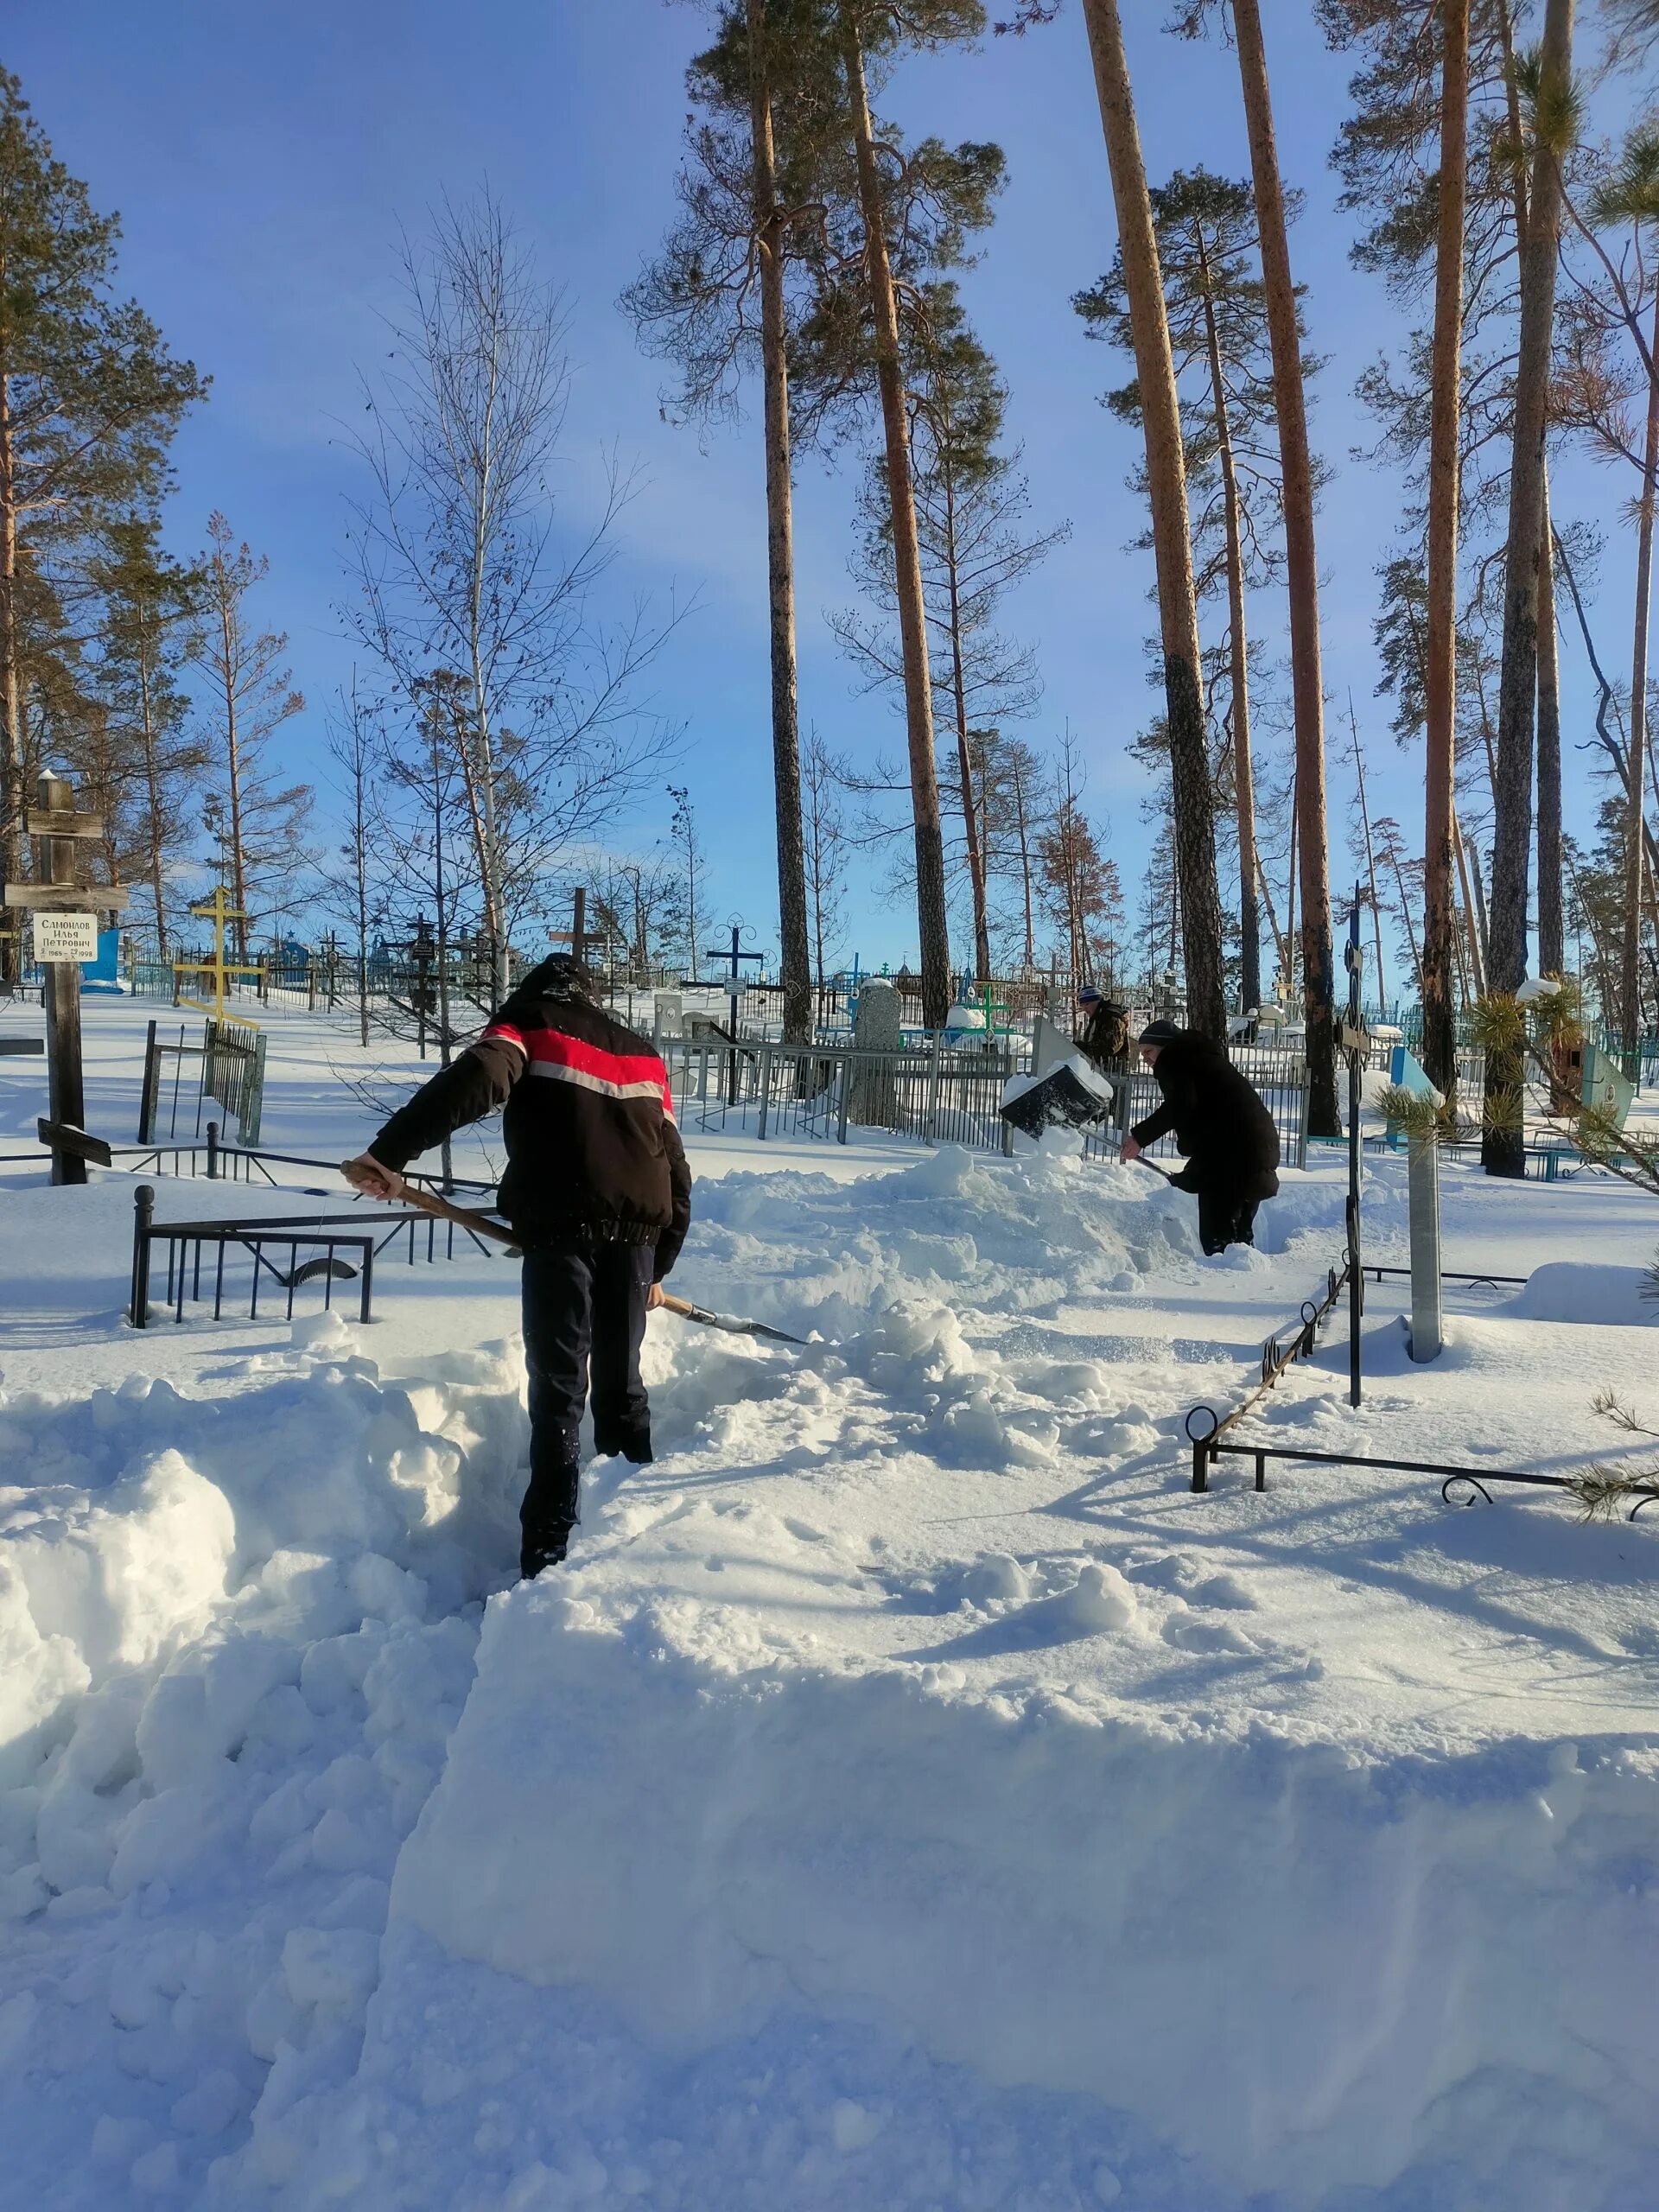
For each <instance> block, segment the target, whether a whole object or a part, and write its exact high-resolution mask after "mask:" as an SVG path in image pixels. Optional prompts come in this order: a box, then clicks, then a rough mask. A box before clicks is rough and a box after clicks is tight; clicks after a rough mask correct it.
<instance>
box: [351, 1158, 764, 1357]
mask: <svg viewBox="0 0 1659 2212" xmlns="http://www.w3.org/2000/svg"><path fill="white" fill-rule="evenodd" d="M344 1170H345V1163H344V1162H343V1161H342V1163H341V1172H342V1173H344ZM398 1181H399V1183H400V1184H402V1186H403V1187H402V1190H401V1192H400V1193H398V1195H399V1196H401V1197H402V1198H404V1199H406V1200H407V1201H408V1203H409V1204H410V1205H412V1206H418V1207H419V1208H420V1210H421V1211H422V1212H423V1213H429V1214H434V1215H435V1216H436V1217H437V1218H438V1219H439V1220H440V1221H453V1222H454V1223H455V1224H457V1226H458V1227H460V1228H461V1229H470V1230H474V1232H475V1233H476V1234H477V1235H479V1236H493V1237H494V1239H495V1240H496V1242H497V1243H499V1244H505V1245H507V1246H508V1247H509V1248H510V1249H512V1250H513V1251H515V1252H516V1251H517V1250H518V1246H517V1244H516V1243H514V1242H513V1236H512V1230H510V1229H509V1228H508V1227H507V1225H506V1224H505V1222H499V1221H493V1220H492V1219H491V1218H490V1217H489V1215H488V1214H487V1213H480V1212H479V1211H477V1210H476V1209H475V1208H474V1207H472V1206H454V1205H450V1203H449V1201H448V1198H440V1197H439V1196H438V1193H437V1192H435V1191H429V1190H427V1189H426V1188H425V1187H424V1186H423V1185H421V1184H419V1183H405V1182H404V1179H403V1178H402V1176H399V1177H398ZM663 1307H664V1312H666V1313H674V1314H677V1316H678V1317H679V1319H681V1320H682V1321H696V1322H697V1323H699V1324H700V1325H701V1326H702V1327H703V1328H705V1329H721V1330H723V1331H724V1332H725V1333H726V1334H727V1335H728V1337H775V1338H777V1340H778V1342H779V1344H804V1343H805V1342H806V1338H804V1337H791V1335H790V1333H789V1332H788V1330H787V1329H774V1328H773V1327H772V1325H771V1323H770V1322H768V1321H741V1320H738V1319H736V1318H735V1317H734V1315H732V1314H729V1313H710V1312H709V1308H708V1307H707V1306H693V1305H692V1303H691V1301H690V1300H689V1299H685V1298H676V1297H674V1296H673V1295H672V1294H671V1293H670V1292H668V1291H664V1293H663Z"/></svg>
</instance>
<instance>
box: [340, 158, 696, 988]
mask: <svg viewBox="0 0 1659 2212" xmlns="http://www.w3.org/2000/svg"><path fill="white" fill-rule="evenodd" d="M399 277H400V279H401V287H402V294H403V298H402V304H401V307H400V308H399V309H398V310H397V313H396V314H395V315H393V316H392V318H391V323H390V334H391V365H389V366H388V367H386V368H385V369H384V370H383V371H382V372H380V373H379V374H378V376H377V377H375V378H372V379H365V401H366V404H367V406H368V409H369V411H370V413H371V415H372V427H371V428H370V429H369V430H368V431H367V432H366V434H365V435H363V436H362V437H360V438H359V440H358V441H357V445H358V451H359V455H360V457H361V459H362V461H363V462H364V464H365V467H366V469H367V472H368V476H369V490H368V492H367V493H366V494H365V496H364V497H363V498H361V499H358V500H355V501H354V502H353V508H352V512H353V531H352V540H353V556H354V567H355V572H356V582H357V585H358V594H357V596H356V599H355V601H353V605H352V607H350V609H349V614H350V619H351V620H352V624H353V628H354V629H355V630H356V632H357V634H358V635H359V637H360V638H361V639H362V640H363V642H364V643H365V645H368V646H369V647H370V648H371V649H372V651H373V652H375V653H377V654H378V656H379V657H380V658H381V659H382V660H383V661H384V663H385V665H386V667H387V669H388V670H389V671H390V672H391V677H392V679H393V681H394V683H396V684H397V688H398V689H399V690H400V691H401V692H402V693H403V694H404V698H405V699H406V701H407V702H409V712H410V718H411V719H412V720H418V718H419V713H420V709H419V708H418V707H417V704H416V702H417V698H418V696H419V693H420V690H421V687H422V685H423V683H426V682H427V681H428V679H429V678H430V677H433V676H434V675H438V676H440V677H446V678H447V679H448V683H449V689H448V695H447V696H448V699H449V702H450V703H451V707H452V709H453V714H452V733H451V741H452V743H453V746H454V756H455V758H454V765H455V768H456V771H457V773H458V776H459V779H460V791H461V796H462V799H463V803H464V804H465V808H466V811H467V822H468V826H469V830H470V837H471V844H472V851H473V860H474V868H475V870H476V877H477V883H478V890H479V899H480V909H481V915H482V926H483V930H484V933H485V937H486V940H487V943H488V946H489V953H490V963H491V969H492V973H493V979H494V988H495V990H496V993H497V995H499V996H505V993H506V988H507V977H508V945H509V942H510V939H511V936H512V928H513V925H514V923H515V920H516V918H518V916H520V915H521V914H523V913H524V912H526V911H527V910H531V909H533V908H534V907H535V906H536V905H537V901H538V899H540V898H541V897H542V895H543V887H544V886H545V882H546V879H547V877H548V876H549V874H550V872H551V871H552V869H553V868H555V867H556V864H557V862H558V861H559V859H560V856H561V855H563V854H564V853H566V852H568V851H569V848H570V847H571V846H572V845H574V844H575V843H577V842H581V841H582V840H584V839H586V838H589V837H592V836H595V835H596V834H597V833H599V832H600V831H601V830H602V829H605V828H607V826H608V825H609V824H611V823H613V822H614V821H615V820H616V819H617V817H619V816H620V814H622V813H623V812H624V811H626V809H627V808H628V807H629V806H630V805H631V804H632V803H633V802H634V800H635V799H636V798H637V796H638V793H639V787H640V785H641V782H642V779H644V777H645V772H646V770H647V769H648V768H649V766H651V765H652V763H653V762H654V761H656V760H658V759H660V758H661V757H662V756H663V754H664V753H665V752H666V751H667V750H668V749H669V748H670V747H671V744H672V742H673V741H674V734H675V733H674V731H673V729H672V728H671V725H670V724H669V723H668V722H667V721H664V718H663V717H662V716H661V715H658V714H657V713H654V712H653V711H652V709H651V708H650V705H649V702H647V701H646V700H645V698H643V697H642V696H641V694H640V690H639V678H640V677H641V675H642V672H643V671H644V670H645V667H646V665H647V664H648V663H649V662H650V661H651V659H652V657H653V655H654V654H655V653H656V652H657V651H658V648H659V647H660V645H661V644H662V642H663V639H664V636H665V635H666V634H667V632H668V631H669V630H671V628H672V627H673V626H674V625H675V623H676V622H677V620H678V619H679V614H678V613H677V611H676V610H674V609H671V610H670V612H669V613H668V614H667V615H666V616H665V617H664V619H662V620H655V619H653V618H652V614H651V613H650V610H649V609H648V608H647V607H645V606H644V605H642V604H638V603H637V604H636V605H635V606H634V607H633V608H632V611H631V613H625V614H624V615H622V616H621V617H620V619H618V620H614V621H610V622H607V621H605V620H602V619H601V617H600V615H599V613H598V611H597V608H596V606H595V591H596V588H597V586H598V585H599V582H600V580H601V577H602V576H603V575H605V573H606V572H607V569H609V568H610V566H611V564H612V563H613V559H614V557H615V552H616V546H615V539H614V531H615V525H616V523H617V520H618V518H619V517H620V514H621V512H622V511H623V510H624V508H625V507H626V505H627V504H628V502H629V500H630V499H631V498H632V496H633V493H634V492H635V490H636V489H637V483H636V480H635V478H634V476H633V475H632V473H631V472H630V471H629V470H628V469H627V468H626V467H624V466H623V464H622V463H621V462H620V460H619V459H618V457H617V456H616V454H614V452H613V453H611V454H607V456H606V457H605V461H604V465H603V470H602V481H601V488H600V490H599V493H598V495H597V498H596V499H595V500H594V503H593V504H592V505H591V506H590V508H589V509H588V512H586V513H585V514H583V515H582V517H581V518H580V519H579V520H578V521H577V522H576V523H575V525H574V527H572V528H569V529H567V528H565V527H564V526H563V523H562V520H561V518H560V517H559V516H558V514H557V513H556V502H555V499H554V493H553V484H554V480H555V478H556V474H557V472H558V469H559V467H560V464H561V462H562V461H563V450H562V445H561V440H562V437H563V428H564V421H565V415H566V410H567V406H568V403H569V390H570V380H571V370H570V365H569V358H568V356H567V354H566V353H565V350H564V334H565V319H564V312H563V305H562V302H561V301H560V299H559V296H557V294H556V293H555V292H554V291H552V290H551V289H550V288H549V287H548V286H547V285H546V284H545V283H543V281H542V280H541V278H540V277H538V276H537V271H536V268H535V264H534V261H533V258H532V256H531V251H530V250H529V248H528V247H527V246H526V245H524V244H523V243H522V242H521V240H520V239H519V238H518V234H517V232H515V230H514V227H513V225H512V220H511V219H510V218H509V216H508V214H507V213H506V211H505V208H504V207H502V205H501V203H500V201H499V200H497V199H496V198H495V197H494V196H493V194H491V193H490V192H489V191H488V190H487V189H486V190H482V191H480V192H479V193H478V194H476V195H475V196H474V198H473V199H471V200H467V201H465V202H463V203H461V204H460V205H456V204H454V203H451V202H449V201H447V200H446V201H445V202H444V203H443V204H442V207H439V208H438V209H437V210H436V212H435V214H434V216H433V218H432V227H431V232H430V235H429V238H426V239H425V240H423V241H421V242H418V243H417V242H416V241H413V240H410V238H405V239H404V245H403V251H402V256H401V262H400V267H399Z"/></svg>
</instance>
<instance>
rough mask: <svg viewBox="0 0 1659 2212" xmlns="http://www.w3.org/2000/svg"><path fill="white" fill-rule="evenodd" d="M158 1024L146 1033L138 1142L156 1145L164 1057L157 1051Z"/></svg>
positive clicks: (150, 1024)
mask: <svg viewBox="0 0 1659 2212" xmlns="http://www.w3.org/2000/svg"><path fill="white" fill-rule="evenodd" d="M161 1089H162V1056H161V1053H160V1052H158V1051H157V1049H156V1023H155V1022H154V1021H153V1020H152V1021H151V1022H150V1023H149V1026H148V1027H147V1028H146V1030H145V1032H144V1083H143V1090H141V1091H140V1092H139V1094H138V1141H139V1143H140V1144H154V1143H155V1141H156V1114H157V1110H158V1109H159V1107H160V1105H161Z"/></svg>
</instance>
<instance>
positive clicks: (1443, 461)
mask: <svg viewBox="0 0 1659 2212" xmlns="http://www.w3.org/2000/svg"><path fill="white" fill-rule="evenodd" d="M1441 16H1442V21H1443V24H1444V41H1445V43H1444V54H1443V57H1442V61H1441V73H1440V230H1439V235H1438V237H1437V238H1436V241H1435V250H1434V351H1433V370H1432V372H1431V384H1432V391H1433V397H1432V401H1431V409H1430V417H1429V433H1428V647H1427V677H1426V682H1425V684H1424V719H1425V722H1426V724H1427V745H1426V758H1425V761H1424V779H1423V782H1424V791H1423V949H1422V958H1421V979H1422V999H1423V1035H1422V1050H1423V1068H1424V1071H1425V1073H1426V1074H1427V1077H1428V1079H1429V1081H1430V1082H1431V1083H1432V1084H1433V1085H1434V1087H1435V1089H1436V1090H1439V1091H1441V1092H1443V1093H1444V1095H1445V1097H1446V1106H1447V1109H1448V1111H1451V1110H1452V1109H1454V1108H1455V1104H1456V1098H1457V1085H1458V1021H1457V1011H1456V1008H1455V1007H1454V1005H1453V991H1454V977H1453V970H1454V967H1455V964H1456V938H1457V902H1456V899H1455V896H1454V894H1453V891H1452V864H1453V858H1454V845H1455V841H1456V836H1457V831H1456V828H1455V813H1454V809H1455V805H1456V792H1457V714H1458V663H1457V652H1458V645H1457V639H1458V511H1459V503H1460V499H1461V495H1462V493H1461V483H1460V474H1459V447H1458V438H1459V427H1460V419H1459V418H1460V415H1461V410H1462V377H1463V253H1464V235H1463V234H1464V222H1465V204H1466V200H1467V194H1468V186H1467V169H1468V159H1469V0H1444V5H1443V7H1442V10H1441Z"/></svg>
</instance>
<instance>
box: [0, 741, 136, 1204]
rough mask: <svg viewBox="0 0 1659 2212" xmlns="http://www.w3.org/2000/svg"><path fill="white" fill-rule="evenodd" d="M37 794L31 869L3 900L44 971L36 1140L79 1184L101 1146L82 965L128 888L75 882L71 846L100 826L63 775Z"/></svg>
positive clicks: (29, 822) (58, 1169) (98, 833)
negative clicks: (40, 1111) (24, 927)
mask: <svg viewBox="0 0 1659 2212" xmlns="http://www.w3.org/2000/svg"><path fill="white" fill-rule="evenodd" d="M35 799H36V804H35V806H34V807H33V808H32V809H31V810H29V813H28V814H27V815H26V816H25V817H24V822H23V827H24V829H26V831H27V832H28V834H29V836H31V837H33V838H35V839H36V840H37V841H38V842H37V844H36V848H35V851H36V861H35V869H36V873H35V876H34V878H33V879H32V880H30V881H29V882H28V883H8V884H7V885H6V887H5V893H4V903H5V905H6V906H10V907H16V908H19V909H22V911H23V912H28V913H30V914H32V915H33V917H34V929H35V958H36V959H37V960H39V961H40V962H41V964H42V965H43V966H44V968H45V969H46V994H45V995H46V1077H47V1103H48V1109H49V1111H48V1116H47V1118H46V1119H44V1120H42V1121H41V1122H40V1123H39V1124H38V1127H39V1129H40V1136H41V1143H42V1144H43V1145H45V1146H47V1147H48V1149H49V1150H50V1152H51V1154H52V1180H53V1181H54V1183H84V1182H85V1181H86V1160H87V1158H88V1156H89V1151H88V1147H89V1146H90V1147H92V1150H91V1155H90V1156H92V1157H93V1158H96V1157H97V1156H98V1153H99V1150H100V1149H105V1148H104V1147H98V1145H97V1141H96V1140H95V1139H90V1140H89V1139H88V1138H87V1135H86V1128H85V1122H86V1085H85V1082H84V1080H83V1077H82V1074H81V1059H80V963H81V962H82V960H84V959H85V960H91V959H96V957H98V917H99V913H101V912H114V913H118V912H121V911H122V910H123V909H124V907H125V906H126V903H127V894H126V893H125V891H124V890H123V889H122V888H121V887H119V886H118V885H116V884H112V883H99V884H92V885H86V886H80V885H78V884H77V883H76V881H75V846H76V844H77V843H78V842H81V841H83V840H88V839H90V840H94V841H99V842H101V841H102V838H103V836H104V824H103V822H102V820H101V818H100V817H99V816H98V815H95V814H77V813H76V811H75V787H74V785H73V784H72V783H70V782H69V781H68V780H67V779H66V778H64V777H62V776H49V775H48V776H42V777H41V779H40V781H39V783H38V785H36V786H35ZM89 933H90V934H89ZM105 1157H106V1158H107V1152H106V1151H105Z"/></svg>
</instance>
